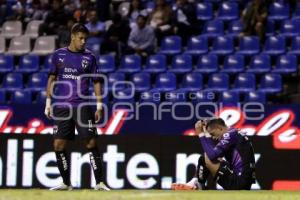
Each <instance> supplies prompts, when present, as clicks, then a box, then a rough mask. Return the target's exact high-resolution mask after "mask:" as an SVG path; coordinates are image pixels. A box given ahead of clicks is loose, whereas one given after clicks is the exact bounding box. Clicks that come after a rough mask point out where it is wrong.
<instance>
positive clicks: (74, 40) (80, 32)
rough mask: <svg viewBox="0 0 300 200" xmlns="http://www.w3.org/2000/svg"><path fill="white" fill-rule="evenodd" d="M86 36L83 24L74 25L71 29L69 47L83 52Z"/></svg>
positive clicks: (87, 33)
mask: <svg viewBox="0 0 300 200" xmlns="http://www.w3.org/2000/svg"><path fill="white" fill-rule="evenodd" d="M88 36H89V30H88V29H87V28H86V27H85V26H84V25H83V24H80V23H76V24H74V25H73V26H72V29H71V45H72V46H73V48H74V49H75V50H76V51H82V50H84V46H85V43H86V39H87V37H88Z"/></svg>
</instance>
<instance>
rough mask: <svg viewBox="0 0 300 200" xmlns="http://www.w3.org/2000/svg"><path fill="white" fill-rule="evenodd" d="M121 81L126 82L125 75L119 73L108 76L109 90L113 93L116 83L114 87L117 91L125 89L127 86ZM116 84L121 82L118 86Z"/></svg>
mask: <svg viewBox="0 0 300 200" xmlns="http://www.w3.org/2000/svg"><path fill="white" fill-rule="evenodd" d="M121 81H125V74H123V73H118V72H115V73H111V74H109V75H108V86H107V88H108V90H109V91H111V90H112V89H113V85H114V83H115V86H114V89H115V90H122V89H124V88H125V84H124V83H121ZM116 82H120V83H117V84H116Z"/></svg>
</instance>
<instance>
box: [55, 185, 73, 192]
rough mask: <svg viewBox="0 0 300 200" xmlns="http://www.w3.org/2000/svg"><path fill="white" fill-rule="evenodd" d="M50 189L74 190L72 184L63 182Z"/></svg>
mask: <svg viewBox="0 0 300 200" xmlns="http://www.w3.org/2000/svg"><path fill="white" fill-rule="evenodd" d="M49 190H53V191H54V190H68V191H70V190H73V188H72V186H69V185H66V184H64V183H62V184H60V185H58V186H56V187H53V188H50V189H49Z"/></svg>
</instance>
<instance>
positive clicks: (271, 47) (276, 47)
mask: <svg viewBox="0 0 300 200" xmlns="http://www.w3.org/2000/svg"><path fill="white" fill-rule="evenodd" d="M285 48H286V44H285V38H284V37H282V36H270V37H268V38H267V39H266V42H265V48H264V51H263V53H266V54H269V55H280V54H283V53H285Z"/></svg>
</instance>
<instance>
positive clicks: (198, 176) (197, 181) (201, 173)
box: [171, 155, 209, 190]
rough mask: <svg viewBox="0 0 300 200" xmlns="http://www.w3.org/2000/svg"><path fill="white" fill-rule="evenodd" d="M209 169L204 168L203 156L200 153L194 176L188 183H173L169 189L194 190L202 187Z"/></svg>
mask: <svg viewBox="0 0 300 200" xmlns="http://www.w3.org/2000/svg"><path fill="white" fill-rule="evenodd" d="M208 175H209V170H208V169H207V168H206V165H205V161H204V156H203V155H200V156H199V159H198V164H197V167H196V171H195V176H194V178H192V179H191V180H190V181H189V182H188V183H184V184H183V183H173V184H172V185H171V189H173V190H196V189H204V188H205V183H206V180H207V177H208Z"/></svg>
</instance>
